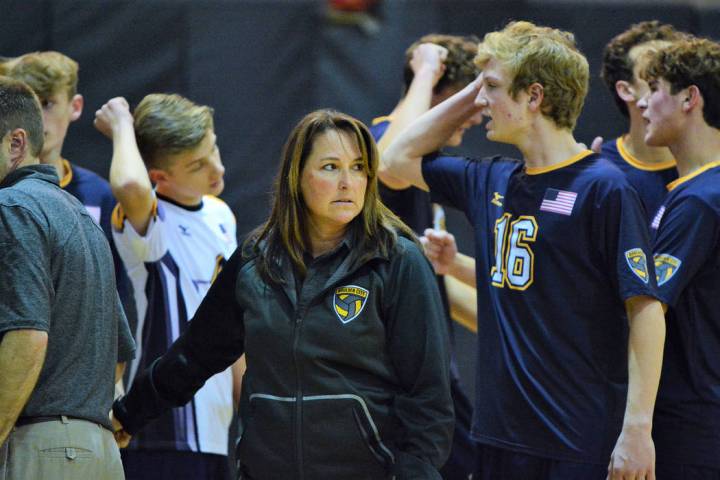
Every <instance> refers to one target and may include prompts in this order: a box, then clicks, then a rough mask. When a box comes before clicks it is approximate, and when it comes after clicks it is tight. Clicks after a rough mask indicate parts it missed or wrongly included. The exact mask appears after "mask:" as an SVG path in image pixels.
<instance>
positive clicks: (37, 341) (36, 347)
mask: <svg viewBox="0 0 720 480" xmlns="http://www.w3.org/2000/svg"><path fill="white" fill-rule="evenodd" d="M47 344H48V334H47V332H45V331H43V330H32V329H22V330H11V331H9V332H7V333H5V335H4V336H3V339H2V342H0V345H23V350H25V351H26V352H41V353H43V354H44V353H45V350H47Z"/></svg>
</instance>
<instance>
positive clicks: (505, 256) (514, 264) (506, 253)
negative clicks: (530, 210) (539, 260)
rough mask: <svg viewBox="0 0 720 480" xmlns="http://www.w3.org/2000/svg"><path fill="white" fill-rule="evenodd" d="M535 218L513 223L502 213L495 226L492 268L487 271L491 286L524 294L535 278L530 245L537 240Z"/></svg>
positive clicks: (523, 216)
mask: <svg viewBox="0 0 720 480" xmlns="http://www.w3.org/2000/svg"><path fill="white" fill-rule="evenodd" d="M537 232H538V225H537V222H536V221H535V217H533V216H530V215H521V216H519V217H518V218H517V219H515V220H513V219H512V215H510V214H509V213H503V215H502V217H500V218H498V219H497V221H496V222H495V265H494V266H493V267H492V269H491V270H490V278H491V280H492V284H493V285H494V286H496V287H500V288H503V287H505V286H507V287H508V288H511V289H513V290H527V288H528V287H529V286H530V285H532V283H533V278H534V267H535V255H534V254H533V251H532V249H531V248H530V244H531V243H532V242H534V241H535V239H536V238H537Z"/></svg>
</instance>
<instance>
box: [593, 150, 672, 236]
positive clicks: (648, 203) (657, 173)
mask: <svg viewBox="0 0 720 480" xmlns="http://www.w3.org/2000/svg"><path fill="white" fill-rule="evenodd" d="M602 156H603V157H605V158H607V159H608V160H610V161H612V162H613V163H614V164H615V166H616V167H618V168H619V169H620V170H621V171H622V172H623V173H624V174H625V177H627V179H628V182H630V185H632V186H633V188H634V189H635V190H637V192H638V194H639V195H640V200H641V201H642V204H643V208H644V209H645V218H646V219H647V223H646V224H649V223H650V221H651V220H652V218H653V217H654V216H655V213H657V210H658V208H660V205H661V204H662V201H663V199H664V198H665V195H667V189H666V188H665V186H666V185H667V184H668V183H670V182H672V181H673V180H675V179H676V178H677V176H678V173H677V169H676V168H675V161H671V162H664V163H645V162H641V161H640V160H638V159H637V158H635V157H633V156H632V155H630V152H628V151H627V150H626V149H625V146H624V144H623V138H622V137H618V138H616V139H615V140H610V141H607V142H605V143H603V146H602Z"/></svg>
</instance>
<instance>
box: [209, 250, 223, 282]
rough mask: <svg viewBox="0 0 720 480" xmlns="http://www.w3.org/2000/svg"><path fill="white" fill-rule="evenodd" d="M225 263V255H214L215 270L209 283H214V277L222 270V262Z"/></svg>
mask: <svg viewBox="0 0 720 480" xmlns="http://www.w3.org/2000/svg"><path fill="white" fill-rule="evenodd" d="M224 263H225V257H223V256H222V255H218V256H217V257H215V271H213V274H212V279H211V280H210V284H213V283H215V279H216V278H217V276H218V275H220V271H221V270H222V267H223V264H224Z"/></svg>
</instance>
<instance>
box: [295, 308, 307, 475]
mask: <svg viewBox="0 0 720 480" xmlns="http://www.w3.org/2000/svg"><path fill="white" fill-rule="evenodd" d="M302 320H303V308H302V307H301V306H298V308H297V311H296V314H295V325H294V327H293V360H294V361H295V374H296V375H297V378H296V380H297V381H296V385H297V390H296V392H295V441H296V444H295V455H296V457H297V468H298V472H297V478H298V480H303V478H304V475H303V470H304V468H303V455H302V398H303V388H302V380H301V379H302V369H301V367H300V361H299V359H298V344H299V343H300V327H301V326H302Z"/></svg>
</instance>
